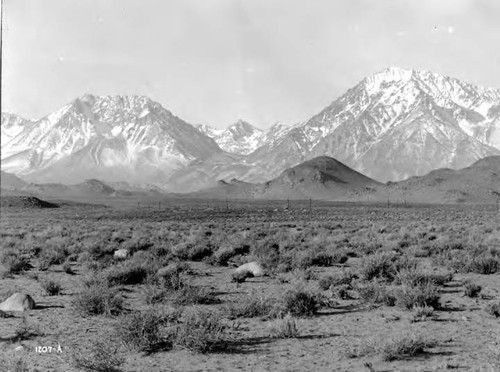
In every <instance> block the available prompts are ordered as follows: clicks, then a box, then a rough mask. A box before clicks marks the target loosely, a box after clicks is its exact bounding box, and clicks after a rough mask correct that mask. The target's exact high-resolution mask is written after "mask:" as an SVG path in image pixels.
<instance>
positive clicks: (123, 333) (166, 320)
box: [115, 309, 180, 353]
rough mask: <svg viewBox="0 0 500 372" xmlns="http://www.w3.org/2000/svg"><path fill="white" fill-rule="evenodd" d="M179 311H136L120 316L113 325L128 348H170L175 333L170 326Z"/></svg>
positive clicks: (150, 350) (149, 351)
mask: <svg viewBox="0 0 500 372" xmlns="http://www.w3.org/2000/svg"><path fill="white" fill-rule="evenodd" d="M179 316H180V313H176V314H174V316H172V314H165V313H161V312H159V311H158V310H156V309H149V310H146V311H137V312H133V313H131V314H128V315H126V316H124V317H122V318H120V320H119V322H118V323H117V324H116V325H115V333H116V335H117V337H118V338H119V339H120V340H121V341H122V342H123V343H124V344H125V345H126V346H127V347H129V348H131V349H133V350H137V351H142V352H146V353H151V352H154V351H158V350H170V349H171V348H172V347H173V338H174V335H175V332H174V329H173V328H172V327H173V326H174V325H175V323H176V321H177V320H178V317H179Z"/></svg>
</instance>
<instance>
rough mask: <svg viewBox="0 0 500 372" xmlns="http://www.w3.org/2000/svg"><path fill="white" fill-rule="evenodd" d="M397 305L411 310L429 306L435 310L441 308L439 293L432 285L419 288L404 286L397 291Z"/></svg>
mask: <svg viewBox="0 0 500 372" xmlns="http://www.w3.org/2000/svg"><path fill="white" fill-rule="evenodd" d="M394 295H395V297H396V305H398V306H400V307H401V308H403V309H408V310H411V309H413V308H415V307H417V306H422V307H423V306H429V307H432V308H433V309H438V308H439V299H440V295H439V291H438V288H437V287H436V286H435V285H434V284H432V283H427V284H423V285H417V286H413V287H411V286H408V285H402V286H400V287H398V288H396V289H395V291H394Z"/></svg>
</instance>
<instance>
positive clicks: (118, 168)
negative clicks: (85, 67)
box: [2, 95, 221, 183]
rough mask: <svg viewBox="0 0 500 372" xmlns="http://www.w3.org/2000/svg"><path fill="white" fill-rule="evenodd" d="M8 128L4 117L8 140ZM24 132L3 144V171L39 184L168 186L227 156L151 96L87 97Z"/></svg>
mask: <svg viewBox="0 0 500 372" xmlns="http://www.w3.org/2000/svg"><path fill="white" fill-rule="evenodd" d="M2 119H3V117H2ZM9 123H10V122H9V121H6V122H4V121H3V120H2V137H3V134H4V132H8V131H10V132H11V133H12V132H13V130H12V129H10V128H11V127H13V128H15V126H14V125H8V124H9ZM18 127H21V129H20V130H17V132H16V133H15V134H13V135H12V136H11V137H10V138H8V139H7V141H6V142H5V143H4V142H2V169H3V170H4V171H8V172H12V173H15V174H18V175H23V176H25V178H27V179H28V180H30V181H37V182H41V181H43V182H45V181H58V182H59V181H60V182H65V183H75V182H79V181H83V180H85V179H88V178H99V179H103V180H108V181H130V182H132V183H134V182H138V183H141V182H146V181H149V182H159V183H161V182H164V179H165V177H166V176H167V175H168V174H170V173H172V172H173V171H174V170H175V169H178V168H180V167H185V166H186V165H188V164H189V163H190V162H192V161H193V160H196V159H198V158H207V157H210V156H212V155H214V154H217V153H220V152H221V150H220V148H219V147H218V146H217V144H216V143H215V142H214V141H213V140H212V139H211V138H209V137H207V136H205V135H204V134H202V133H200V132H199V131H198V130H196V129H195V128H194V127H193V126H192V125H190V124H188V123H186V122H184V121H183V120H181V119H179V118H178V117H176V116H174V115H173V114H172V113H171V112H170V111H168V110H166V109H164V108H163V107H162V106H161V105H160V104H159V103H157V102H154V101H152V100H150V99H149V98H147V97H138V96H103V97H96V96H92V95H84V96H83V97H80V98H77V99H76V100H74V101H72V102H71V103H69V104H67V105H65V106H64V107H63V108H61V109H60V110H58V111H56V112H54V113H52V114H50V115H48V116H46V117H44V118H42V119H41V120H38V121H36V122H26V123H23V125H18Z"/></svg>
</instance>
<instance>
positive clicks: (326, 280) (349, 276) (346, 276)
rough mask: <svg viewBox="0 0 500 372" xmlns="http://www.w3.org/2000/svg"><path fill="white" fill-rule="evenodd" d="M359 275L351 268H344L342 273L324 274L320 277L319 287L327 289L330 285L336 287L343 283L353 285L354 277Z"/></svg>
mask: <svg viewBox="0 0 500 372" xmlns="http://www.w3.org/2000/svg"><path fill="white" fill-rule="evenodd" d="M356 278H357V275H356V274H355V273H353V272H351V271H349V270H343V271H342V273H336V274H331V275H327V276H324V277H322V278H320V280H319V282H318V285H319V287H320V288H321V289H322V290H324V291H326V290H328V289H330V287H336V286H341V285H349V286H350V285H351V283H352V281H353V279H356Z"/></svg>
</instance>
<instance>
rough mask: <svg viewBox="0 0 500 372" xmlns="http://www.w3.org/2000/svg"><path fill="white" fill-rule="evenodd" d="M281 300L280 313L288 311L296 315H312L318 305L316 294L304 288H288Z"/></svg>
mask: <svg viewBox="0 0 500 372" xmlns="http://www.w3.org/2000/svg"><path fill="white" fill-rule="evenodd" d="M281 301H282V306H283V309H282V314H287V313H289V314H291V315H293V316H298V317H301V316H311V315H314V314H315V313H316V312H317V311H318V309H319V306H320V303H319V301H318V298H317V296H316V295H315V294H313V293H311V292H308V291H307V290H305V289H295V290H289V291H287V292H285V294H284V296H283V298H282V299H281Z"/></svg>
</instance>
